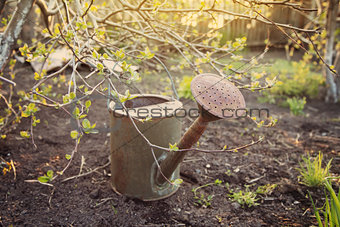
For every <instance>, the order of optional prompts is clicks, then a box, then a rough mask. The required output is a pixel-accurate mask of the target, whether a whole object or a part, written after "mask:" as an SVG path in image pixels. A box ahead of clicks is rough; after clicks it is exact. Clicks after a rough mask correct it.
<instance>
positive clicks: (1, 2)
mask: <svg viewBox="0 0 340 227" xmlns="http://www.w3.org/2000/svg"><path fill="white" fill-rule="evenodd" d="M6 1H7V0H0V16H1V14H2V10H3V9H4V8H5V5H6Z"/></svg>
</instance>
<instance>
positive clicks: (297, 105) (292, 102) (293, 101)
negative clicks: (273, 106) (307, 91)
mask: <svg viewBox="0 0 340 227" xmlns="http://www.w3.org/2000/svg"><path fill="white" fill-rule="evenodd" d="M287 103H288V105H289V109H290V112H291V113H292V114H294V115H295V116H298V115H302V114H303V109H304V108H305V104H306V97H303V98H302V99H299V98H296V97H293V98H288V99H287Z"/></svg>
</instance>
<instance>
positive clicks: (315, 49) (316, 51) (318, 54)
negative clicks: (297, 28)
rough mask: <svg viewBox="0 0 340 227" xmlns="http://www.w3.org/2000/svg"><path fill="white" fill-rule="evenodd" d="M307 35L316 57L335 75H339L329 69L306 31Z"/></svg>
mask: <svg viewBox="0 0 340 227" xmlns="http://www.w3.org/2000/svg"><path fill="white" fill-rule="evenodd" d="M306 34H307V36H308V39H309V41H310V42H311V44H312V46H313V49H314V51H315V53H316V54H317V56H318V58H319V59H320V60H321V61H322V63H324V64H325V65H326V67H327V68H328V69H329V71H331V72H332V73H333V74H335V75H336V76H339V74H338V73H337V71H335V70H334V69H331V67H330V66H329V64H327V63H326V62H325V60H324V59H323V57H321V55H320V53H319V51H318V49H317V47H316V46H315V44H314V42H313V41H312V39H311V37H310V35H309V34H308V33H306Z"/></svg>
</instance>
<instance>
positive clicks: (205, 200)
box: [192, 179, 222, 208]
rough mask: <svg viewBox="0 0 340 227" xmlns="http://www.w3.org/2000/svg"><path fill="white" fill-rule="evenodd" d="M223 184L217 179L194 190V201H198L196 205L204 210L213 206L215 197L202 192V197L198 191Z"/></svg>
mask: <svg viewBox="0 0 340 227" xmlns="http://www.w3.org/2000/svg"><path fill="white" fill-rule="evenodd" d="M221 184H222V181H221V180H219V179H216V180H215V181H214V182H213V183H208V184H205V185H202V186H199V187H197V188H193V189H192V192H193V193H194V199H195V200H196V201H195V202H194V204H195V205H196V206H202V207H203V208H207V207H209V206H210V205H211V201H212V199H213V197H214V196H213V195H208V196H206V195H205V194H204V193H203V192H200V195H198V192H197V191H198V190H199V189H202V188H205V187H208V186H211V185H221Z"/></svg>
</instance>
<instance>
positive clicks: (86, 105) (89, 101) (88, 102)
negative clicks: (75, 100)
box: [85, 100, 91, 108]
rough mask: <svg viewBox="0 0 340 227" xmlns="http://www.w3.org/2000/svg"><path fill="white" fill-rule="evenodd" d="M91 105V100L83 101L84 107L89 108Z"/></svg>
mask: <svg viewBox="0 0 340 227" xmlns="http://www.w3.org/2000/svg"><path fill="white" fill-rule="evenodd" d="M90 106H91V100H87V101H86V102H85V107H86V108H89V107H90Z"/></svg>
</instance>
